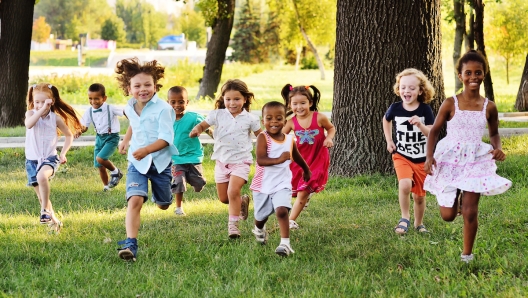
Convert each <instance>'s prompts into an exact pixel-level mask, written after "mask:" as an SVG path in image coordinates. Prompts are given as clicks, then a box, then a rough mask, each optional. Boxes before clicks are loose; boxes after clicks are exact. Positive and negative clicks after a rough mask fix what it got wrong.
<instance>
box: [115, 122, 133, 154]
mask: <svg viewBox="0 0 528 298" xmlns="http://www.w3.org/2000/svg"><path fill="white" fill-rule="evenodd" d="M130 139H132V126H129V127H128V129H127V131H126V133H125V136H124V137H123V141H121V143H120V144H119V148H118V149H119V153H121V154H126V153H127V150H128V145H129V143H130Z"/></svg>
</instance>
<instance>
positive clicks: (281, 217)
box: [275, 207, 290, 238]
mask: <svg viewBox="0 0 528 298" xmlns="http://www.w3.org/2000/svg"><path fill="white" fill-rule="evenodd" d="M275 214H276V215H277V221H278V222H279V229H280V235H281V238H290V221H289V219H288V208H286V207H278V208H277V209H275Z"/></svg>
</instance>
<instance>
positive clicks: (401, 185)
mask: <svg viewBox="0 0 528 298" xmlns="http://www.w3.org/2000/svg"><path fill="white" fill-rule="evenodd" d="M411 188H412V180H411V179H409V178H404V179H401V180H400V181H399V182H398V201H399V202H400V211H401V217H402V218H405V219H407V220H410V219H411V213H410V212H409V209H410V205H411V202H410V201H411V198H410V194H411ZM399 225H402V226H405V225H407V223H405V222H401V223H399ZM394 231H395V232H396V233H399V234H401V233H405V231H404V230H403V229H401V228H397V229H395V230H394Z"/></svg>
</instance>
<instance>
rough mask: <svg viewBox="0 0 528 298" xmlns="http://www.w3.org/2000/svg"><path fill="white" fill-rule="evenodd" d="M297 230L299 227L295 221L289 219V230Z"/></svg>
mask: <svg viewBox="0 0 528 298" xmlns="http://www.w3.org/2000/svg"><path fill="white" fill-rule="evenodd" d="M297 229H299V225H298V224H297V223H296V222H295V220H293V219H290V230H297Z"/></svg>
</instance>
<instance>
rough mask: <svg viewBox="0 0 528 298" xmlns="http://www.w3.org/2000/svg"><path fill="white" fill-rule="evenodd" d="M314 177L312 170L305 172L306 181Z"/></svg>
mask: <svg viewBox="0 0 528 298" xmlns="http://www.w3.org/2000/svg"><path fill="white" fill-rule="evenodd" d="M310 178H312V172H311V171H310V170H308V171H304V172H303V179H304V181H305V182H308V181H309V180H310Z"/></svg>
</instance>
